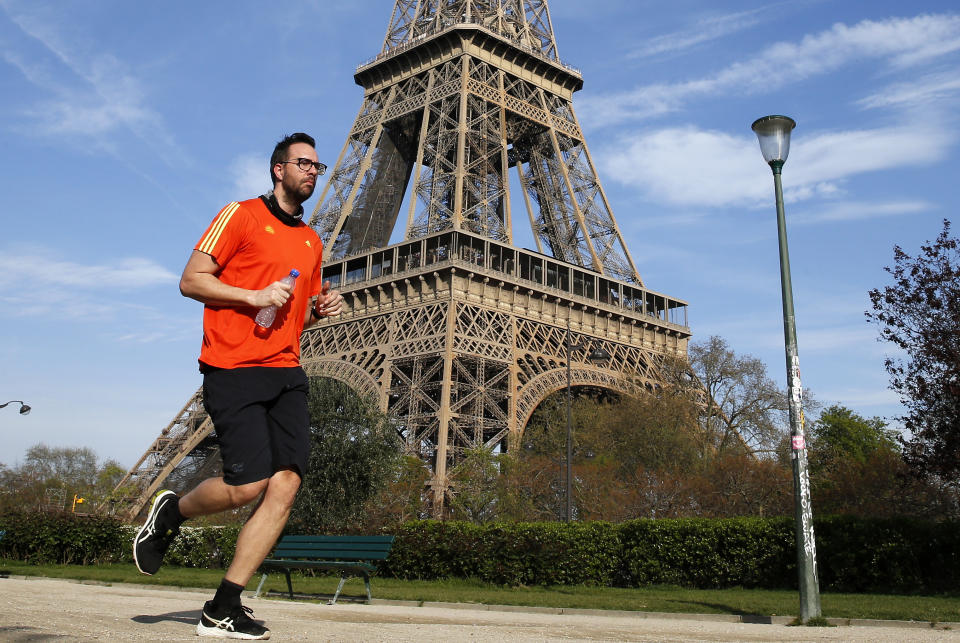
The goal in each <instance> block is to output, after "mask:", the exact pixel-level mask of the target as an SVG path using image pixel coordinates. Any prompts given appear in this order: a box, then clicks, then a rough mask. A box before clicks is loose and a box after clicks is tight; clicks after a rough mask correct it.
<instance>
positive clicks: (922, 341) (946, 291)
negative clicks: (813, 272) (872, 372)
mask: <svg viewBox="0 0 960 643" xmlns="http://www.w3.org/2000/svg"><path fill="white" fill-rule="evenodd" d="M893 258H894V265H893V267H886V268H884V270H885V271H886V272H887V273H889V274H890V276H892V277H893V284H892V285H888V286H885V287H883V288H877V289H874V290H871V291H870V293H869V294H870V302H871V304H872V305H873V310H872V311H867V313H866V316H867V320H868V321H870V322H873V323H875V324H877V326H878V327H879V330H880V339H881V340H882V341H888V342H890V343H892V344H893V345H894V346H896V347H897V348H899V349H901V350H903V351H904V352H905V353H906V354H907V356H908V357H907V359H906V360H903V359H900V358H897V357H890V358H888V359H887V360H886V361H885V363H884V365H885V367H886V369H887V373H888V374H889V375H890V388H892V389H893V390H895V391H896V392H897V393H899V394H900V401H901V403H902V404H903V405H904V407H906V409H907V413H906V414H905V415H904V416H902V417H901V418H900V419H901V420H902V421H903V424H904V428H906V429H907V432H908V433H907V437H906V438H904V439H903V440H902V442H903V446H904V457H905V459H906V461H907V462H908V463H909V464H910V466H911V467H912V469H913V470H914V471H915V472H916V473H918V474H920V475H927V474H932V475H936V476H939V477H940V478H941V479H943V480H944V481H947V482H949V483H952V484H954V485H956V486H960V240H958V239H957V238H955V237H951V236H950V222H949V221H947V220H946V219H945V220H944V221H943V231H942V232H941V233H940V235H939V236H937V239H936V241H934V242H933V243H930V242H927V243H926V244H924V245H921V246H920V252H919V253H918V254H917V255H916V256H910V255H908V254H907V253H906V252H904V251H903V250H902V249H901V248H900V246H894V249H893Z"/></svg>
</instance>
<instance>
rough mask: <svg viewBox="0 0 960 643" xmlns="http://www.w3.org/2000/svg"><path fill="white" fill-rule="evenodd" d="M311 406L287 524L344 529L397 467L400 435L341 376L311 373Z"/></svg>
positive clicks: (359, 518) (310, 528) (301, 527)
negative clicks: (303, 469) (306, 448)
mask: <svg viewBox="0 0 960 643" xmlns="http://www.w3.org/2000/svg"><path fill="white" fill-rule="evenodd" d="M309 407H310V439H311V450H310V458H309V464H308V470H307V473H306V475H305V476H304V480H303V486H302V488H301V490H300V493H299V494H298V496H297V500H296V502H295V503H294V506H293V510H292V512H291V516H290V527H291V528H292V529H294V530H296V531H298V532H303V533H321V532H333V533H340V532H344V531H348V530H350V529H351V528H354V527H355V526H356V525H357V524H358V523H359V522H361V521H362V518H363V515H362V514H363V507H364V506H365V504H366V503H367V502H368V501H369V500H370V499H371V498H373V497H374V496H375V495H376V494H377V493H378V492H379V491H380V490H381V489H382V488H383V487H384V486H385V485H386V484H388V482H389V481H390V479H391V477H392V476H394V475H395V474H396V471H397V469H398V468H399V467H400V447H401V444H400V438H399V436H398V434H397V431H396V429H395V428H394V427H393V425H392V423H391V422H390V420H389V418H388V417H387V416H386V415H385V414H383V413H381V412H380V410H379V409H378V408H377V406H376V404H375V402H374V401H373V400H371V399H367V398H363V397H361V396H360V395H358V394H357V393H356V392H355V391H353V389H351V388H350V387H349V386H347V385H346V384H343V383H342V382H339V381H336V380H332V379H326V378H314V379H311V381H310V397H309Z"/></svg>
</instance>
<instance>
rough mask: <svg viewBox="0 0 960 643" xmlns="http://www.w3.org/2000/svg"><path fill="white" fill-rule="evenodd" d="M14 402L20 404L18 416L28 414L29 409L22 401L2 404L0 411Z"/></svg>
mask: <svg viewBox="0 0 960 643" xmlns="http://www.w3.org/2000/svg"><path fill="white" fill-rule="evenodd" d="M14 402H18V403H19V404H20V415H27V414H28V413H30V407H29V406H27V405H26V404H24V403H23V400H10V401H9V402H4V403H3V404H0V409H2V408H3V407H5V406H7V405H8V404H13V403H14Z"/></svg>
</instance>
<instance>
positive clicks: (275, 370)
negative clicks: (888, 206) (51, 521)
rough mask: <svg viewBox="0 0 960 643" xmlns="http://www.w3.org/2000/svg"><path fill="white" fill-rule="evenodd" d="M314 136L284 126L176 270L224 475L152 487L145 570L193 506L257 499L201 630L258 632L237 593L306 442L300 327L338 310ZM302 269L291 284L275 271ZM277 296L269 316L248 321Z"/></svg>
mask: <svg viewBox="0 0 960 643" xmlns="http://www.w3.org/2000/svg"><path fill="white" fill-rule="evenodd" d="M314 147H315V144H314V140H313V138H311V137H310V136H308V135H306V134H303V133H297V134H292V135H290V136H287V137H286V138H284V139H283V140H281V141H280V142H279V143H277V145H276V148H275V149H274V151H273V156H272V157H271V159H270V178H271V179H272V180H273V190H272V191H271V192H269V193H267V194H265V195H263V196H261V197H259V198H256V199H250V200H248V201H242V202H234V203H231V204H229V205H227V206H226V207H224V208H223V209H222V210H221V211H220V213H219V214H218V215H217V216H216V218H214V220H213V222H212V223H211V224H210V226H209V228H208V229H207V231H206V232H205V233H204V235H203V236H202V237H201V238H200V241H199V242H198V243H197V245H196V246H195V248H194V250H193V253H192V254H191V256H190V259H189V260H188V261H187V265H186V267H185V268H184V270H183V276H182V277H181V278H180V292H181V293H182V294H183V295H184V296H185V297H190V298H192V299H196V300H197V301H200V302H202V303H203V304H204V311H203V346H202V348H201V351H200V360H199V361H200V371H201V372H202V373H203V404H204V406H205V407H206V409H207V413H208V414H209V415H210V418H211V419H212V420H213V425H214V429H215V431H216V437H217V442H218V444H219V447H220V454H221V456H222V458H223V476H222V477H217V478H209V479H207V480H205V481H203V482H202V483H200V484H199V485H198V486H197V487H195V488H194V489H193V490H192V491H190V492H189V493H187V494H186V495H184V496H183V497H182V498H181V497H178V496H177V495H176V494H175V493H173V492H172V491H161V492H159V493H158V494H157V495H156V496H155V498H154V501H153V504H152V506H151V507H150V513H149V514H148V516H147V520H146V523H145V524H144V525H143V527H142V528H141V529H140V531H139V532H138V533H137V536H136V538H135V540H134V544H133V552H134V560H135V561H136V564H137V568H138V569H139V570H140V571H141V572H143V573H144V574H153V573H155V572H156V571H157V570H158V569H159V568H160V565H161V564H162V562H163V556H164V554H165V553H166V551H167V549H168V548H169V547H170V543H171V542H172V541H173V539H174V538H175V537H176V536H177V533H178V532H179V529H180V524H181V523H182V522H183V521H184V520H186V519H188V518H194V517H197V516H204V515H208V514H214V513H219V512H221V511H226V510H228V509H233V508H236V507H241V506H244V505H247V504H249V503H251V502H253V501H254V500H258V499H259V502H258V504H257V506H256V507H255V509H254V511H253V513H252V514H251V515H250V517H249V518H248V519H247V522H246V524H245V525H244V526H243V529H242V530H241V531H240V534H239V536H238V537H237V549H236V554H235V555H234V557H233V561H232V562H231V563H230V567H229V569H227V572H226V574H225V575H224V578H223V580H222V581H221V583H220V587H219V588H218V589H217V592H216V595H214V597H213V600H210V601H207V602H206V603H204V606H203V611H202V613H201V616H200V622H199V623H198V624H197V634H199V635H200V636H215V637H218V638H237V639H266V638H269V637H270V630H268V629H267V628H266V627H264V626H263V625H261V624H260V623H259V622H257V621H254V620H253V619H252V618H250V615H251V614H252V611H251V610H250V609H249V608H247V607H244V606H243V605H242V604H241V602H240V593H241V592H242V591H243V589H244V587H245V586H246V584H247V582H248V581H249V580H250V578H251V576H253V574H254V572H255V571H256V570H257V568H258V567H259V566H260V563H261V562H263V559H264V558H266V556H267V554H268V553H269V552H270V550H271V549H272V548H273V546H274V544H275V543H276V541H277V538H278V537H279V535H280V532H281V531H282V530H283V527H284V525H286V522H287V518H288V517H289V515H290V508H291V507H292V506H293V501H294V498H295V497H296V494H297V490H298V489H299V487H300V482H301V480H302V479H303V476H304V474H305V473H306V468H307V456H308V453H309V449H310V416H309V413H308V410H307V393H308V383H307V377H306V375H305V374H304V372H303V369H302V368H300V336H301V334H302V333H303V330H304V328H307V327H309V326H310V325H312V324H313V323H315V322H316V321H317V320H318V319H320V318H322V317H328V316H332V315H337V314H339V313H340V308H341V305H342V301H343V300H342V298H341V296H340V293H338V292H337V291H335V290H330V284H329V282H328V283H326V284H321V273H320V260H321V257H322V256H323V244H322V243H321V241H320V238H319V237H318V236H317V233H316V232H314V231H313V229H312V228H310V227H309V226H307V225H305V224H304V223H303V221H302V220H301V218H302V217H303V207H302V205H301V204H302V203H303V202H304V201H306V200H307V199H308V198H310V195H311V194H313V190H314V188H315V187H316V184H317V179H318V177H319V176H320V175H322V174H323V173H324V171H325V170H326V167H325V166H324V165H323V164H322V163H318V162H317V153H316V150H315V149H314ZM291 270H297V271H299V277H297V278H296V280H295V282H294V284H293V285H292V286H291V285H289V284H288V283H284V282H282V281H281V279H282V278H283V277H286V276H287V275H288V274H290V272H291ZM271 305H272V306H276V307H277V315H276V319H275V320H274V322H273V325H272V326H270V327H269V328H263V327H261V326H259V325H257V323H256V322H255V317H256V315H257V312H258V311H259V310H260V309H261V308H264V307H266V306H271Z"/></svg>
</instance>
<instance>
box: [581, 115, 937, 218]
mask: <svg viewBox="0 0 960 643" xmlns="http://www.w3.org/2000/svg"><path fill="white" fill-rule="evenodd" d="M954 138H955V137H954V136H953V135H951V134H948V133H945V132H944V131H943V130H941V129H938V128H936V127H935V126H934V125H933V124H928V123H920V124H917V125H909V126H901V127H888V128H877V129H872V130H855V131H847V132H825V133H819V134H818V133H814V134H812V135H810V136H809V137H797V136H796V135H795V136H794V140H793V141H792V142H791V152H790V158H789V160H788V162H787V165H786V167H785V169H784V173H785V175H786V174H787V173H789V177H790V179H789V182H786V183H787V188H786V193H785V198H786V199H787V200H788V201H792V202H800V201H804V200H807V199H810V198H813V197H832V196H836V195H838V194H839V193H840V192H841V189H840V187H839V184H840V183H842V182H843V181H844V180H845V179H848V178H849V177H852V176H855V175H857V174H862V173H865V172H875V171H879V170H887V169H892V168H898V167H904V166H917V165H925V164H930V163H934V162H936V161H939V160H942V159H944V158H946V156H947V154H948V152H949V150H950V147H951V146H952V145H953V143H954ZM598 157H599V158H600V159H602V161H601V162H600V165H601V168H602V171H603V173H604V174H605V175H606V176H609V177H611V178H612V179H613V180H616V181H619V182H620V183H623V184H624V185H628V186H631V187H633V188H635V189H637V190H639V191H640V192H641V193H642V194H644V196H645V197H646V198H648V199H651V200H653V201H657V202H660V203H666V204H669V205H675V206H683V207H691V206H710V207H723V206H748V207H751V206H760V205H763V204H765V203H767V202H768V201H769V198H770V193H771V190H772V188H771V179H770V171H769V169H767V168H765V167H764V166H763V159H762V158H761V156H760V151H759V147H758V146H757V141H756V139H755V138H754V137H753V136H733V135H730V134H726V133H724V132H718V131H712V130H702V129H699V128H696V127H693V126H687V127H673V128H666V129H660V130H651V131H647V132H641V133H638V134H634V135H627V136H624V137H622V140H621V142H619V143H618V145H617V147H616V148H611V149H608V150H605V151H604V152H603V153H601V154H600V155H598Z"/></svg>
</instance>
